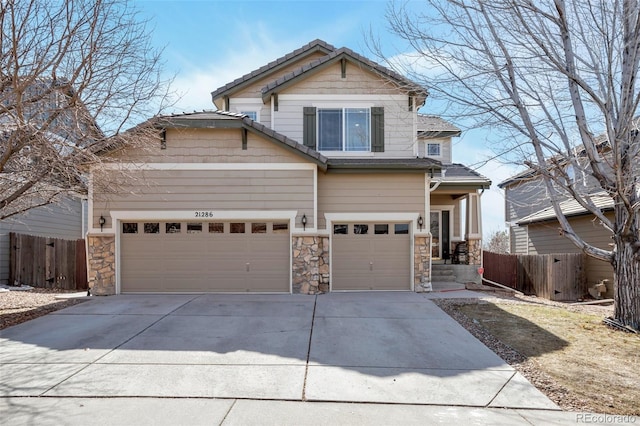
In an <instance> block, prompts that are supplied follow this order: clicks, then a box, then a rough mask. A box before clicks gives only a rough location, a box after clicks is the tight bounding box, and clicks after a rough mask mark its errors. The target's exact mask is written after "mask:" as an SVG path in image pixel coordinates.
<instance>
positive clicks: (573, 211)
mask: <svg viewBox="0 0 640 426" xmlns="http://www.w3.org/2000/svg"><path fill="white" fill-rule="evenodd" d="M590 198H591V201H592V202H593V204H595V206H596V207H597V208H599V209H600V210H602V211H606V210H613V199H612V198H611V197H610V196H609V195H608V194H607V193H606V192H604V191H601V192H597V193H594V194H591V195H590ZM560 210H561V211H562V213H563V214H564V215H565V216H566V217H573V216H582V215H589V214H591V212H589V211H588V210H587V209H585V208H584V207H582V206H581V205H580V204H579V203H578V202H577V201H576V200H575V199H573V198H571V199H569V200H565V201H562V202H561V203H560ZM556 219H557V217H556V212H555V210H554V209H553V206H550V207H546V208H544V209H542V210H538V211H537V212H535V213H532V214H530V215H529V216H525V217H523V218H522V219H520V220H519V221H517V222H516V223H517V224H518V225H528V224H531V223H536V222H545V221H549V220H556Z"/></svg>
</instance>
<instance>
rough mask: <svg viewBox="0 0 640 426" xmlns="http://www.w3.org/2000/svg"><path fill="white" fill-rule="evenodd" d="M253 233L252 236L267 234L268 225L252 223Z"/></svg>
mask: <svg viewBox="0 0 640 426" xmlns="http://www.w3.org/2000/svg"><path fill="white" fill-rule="evenodd" d="M251 233H252V234H266V233H267V224H266V223H264V222H259V223H252V224H251Z"/></svg>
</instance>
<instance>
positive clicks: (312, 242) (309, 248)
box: [292, 236, 329, 294]
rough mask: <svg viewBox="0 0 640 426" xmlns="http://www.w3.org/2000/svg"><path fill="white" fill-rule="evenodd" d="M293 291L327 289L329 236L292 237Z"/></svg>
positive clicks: (324, 290)
mask: <svg viewBox="0 0 640 426" xmlns="http://www.w3.org/2000/svg"><path fill="white" fill-rule="evenodd" d="M292 238H293V241H292V243H293V244H292V246H293V253H292V254H293V265H292V273H293V293H301V294H320V293H326V292H328V291H329V250H328V249H329V237H321V236H311V237H309V236H304V237H295V236H294V237H292Z"/></svg>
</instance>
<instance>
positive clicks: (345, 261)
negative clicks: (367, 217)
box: [331, 222, 411, 291]
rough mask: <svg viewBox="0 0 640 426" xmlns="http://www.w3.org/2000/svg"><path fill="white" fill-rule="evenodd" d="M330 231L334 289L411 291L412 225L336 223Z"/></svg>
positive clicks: (332, 286) (332, 284) (332, 285)
mask: <svg viewBox="0 0 640 426" xmlns="http://www.w3.org/2000/svg"><path fill="white" fill-rule="evenodd" d="M331 232H332V242H331V245H332V248H333V250H332V256H331V261H332V265H333V267H332V279H331V288H332V290H337V291H341V290H344V291H348V290H410V289H411V270H410V268H411V257H410V256H411V245H410V241H411V240H410V235H409V224H407V223H385V222H376V223H344V224H335V223H334V224H333V229H332V230H331Z"/></svg>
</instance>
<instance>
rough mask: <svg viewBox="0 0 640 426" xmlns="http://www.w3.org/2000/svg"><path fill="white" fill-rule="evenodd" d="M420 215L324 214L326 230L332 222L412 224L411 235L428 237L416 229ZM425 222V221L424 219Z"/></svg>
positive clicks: (417, 213)
mask: <svg viewBox="0 0 640 426" xmlns="http://www.w3.org/2000/svg"><path fill="white" fill-rule="evenodd" d="M421 214H422V213H420V212H415V213H325V214H324V217H325V220H326V222H327V229H329V230H330V229H331V226H332V224H333V223H334V222H358V223H364V222H410V223H412V224H413V226H412V228H413V235H416V236H424V235H429V233H428V231H425V230H420V228H418V217H419V216H420V215H421ZM424 220H426V219H424Z"/></svg>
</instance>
